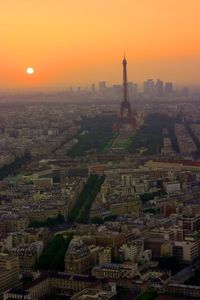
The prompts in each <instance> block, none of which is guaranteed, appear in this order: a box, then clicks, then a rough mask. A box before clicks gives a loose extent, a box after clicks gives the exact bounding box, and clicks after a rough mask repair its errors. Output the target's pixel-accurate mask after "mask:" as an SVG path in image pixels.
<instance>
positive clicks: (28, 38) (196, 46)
mask: <svg viewBox="0 0 200 300" xmlns="http://www.w3.org/2000/svg"><path fill="white" fill-rule="evenodd" d="M191 3H192V5H191ZM199 9H200V3H199V1H198V0H192V1H190V3H182V1H181V0H176V1H172V0H170V1H163V2H162V3H160V1H158V0H152V1H151V3H150V1H147V0H143V1H140V3H136V1H131V0H125V1H121V0H118V1H110V2H108V1H106V0H103V1H101V2H100V1H92V0H86V1H84V3H83V1H81V0H77V1H76V2H74V3H67V2H66V1H60V2H59V3H57V4H56V3H54V1H48V6H47V1H43V2H42V3H40V2H39V1H38V0H36V1H33V0H31V1H29V2H28V3H27V1H25V0H19V1H17V3H12V4H11V3H6V2H4V3H2V5H1V12H0V20H1V21H0V24H1V26H0V35H1V50H0V64H1V69H0V88H1V89H2V88H3V89H4V88H5V89H15V88H20V89H21V88H31V89H32V88H40V87H41V88H42V87H45V88H48V87H51V88H60V87H64V86H71V85H72V86H77V85H78V86H79V85H80V86H81V87H82V86H86V85H89V84H90V83H92V82H95V83H97V82H99V81H101V80H105V81H107V82H109V83H110V84H115V83H120V82H121V80H122V78H121V58H122V57H123V52H124V50H125V51H126V56H127V59H128V74H129V76H128V80H129V81H134V82H138V83H141V82H143V81H144V80H146V79H148V78H153V79H157V78H161V79H162V80H164V81H173V82H174V83H175V84H177V85H199V79H198V70H199V67H200V42H199V38H200V32H199V31H198V30H197V28H199V27H200V20H199V18H198V11H199ZM27 67H33V68H34V69H35V74H33V75H32V76H28V75H27V73H26V68H27Z"/></svg>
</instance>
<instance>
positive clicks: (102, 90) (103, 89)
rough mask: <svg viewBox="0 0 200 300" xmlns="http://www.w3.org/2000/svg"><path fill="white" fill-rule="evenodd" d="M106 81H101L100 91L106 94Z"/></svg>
mask: <svg viewBox="0 0 200 300" xmlns="http://www.w3.org/2000/svg"><path fill="white" fill-rule="evenodd" d="M106 89H107V87H106V81H99V92H100V93H102V94H104V93H105V92H106Z"/></svg>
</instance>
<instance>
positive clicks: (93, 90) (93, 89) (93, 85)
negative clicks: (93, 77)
mask: <svg viewBox="0 0 200 300" xmlns="http://www.w3.org/2000/svg"><path fill="white" fill-rule="evenodd" d="M91 88H92V93H95V92H96V87H95V84H94V83H93V84H92V86H91Z"/></svg>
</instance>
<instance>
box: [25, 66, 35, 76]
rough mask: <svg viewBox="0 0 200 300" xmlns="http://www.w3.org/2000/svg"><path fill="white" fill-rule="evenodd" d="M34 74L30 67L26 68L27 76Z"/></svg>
mask: <svg viewBox="0 0 200 300" xmlns="http://www.w3.org/2000/svg"><path fill="white" fill-rule="evenodd" d="M34 72H35V70H34V69H33V68H32V67H28V68H26V73H27V74H28V75H33V74H34Z"/></svg>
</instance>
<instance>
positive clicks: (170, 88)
mask: <svg viewBox="0 0 200 300" xmlns="http://www.w3.org/2000/svg"><path fill="white" fill-rule="evenodd" d="M165 93H166V95H172V94H173V83H172V82H166V83H165Z"/></svg>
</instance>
